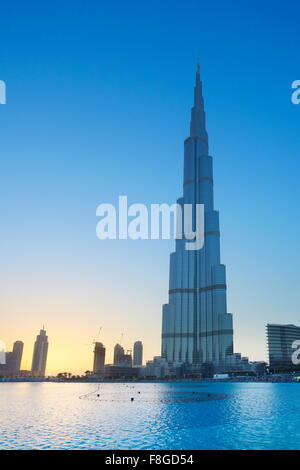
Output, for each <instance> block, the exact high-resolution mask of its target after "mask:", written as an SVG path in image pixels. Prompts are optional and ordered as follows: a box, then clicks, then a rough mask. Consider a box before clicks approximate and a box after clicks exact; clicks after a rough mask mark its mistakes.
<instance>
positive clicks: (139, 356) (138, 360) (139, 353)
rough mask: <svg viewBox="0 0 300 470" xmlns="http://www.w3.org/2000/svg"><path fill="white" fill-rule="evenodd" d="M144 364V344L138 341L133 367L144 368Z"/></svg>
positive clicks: (134, 350)
mask: <svg viewBox="0 0 300 470" xmlns="http://www.w3.org/2000/svg"><path fill="white" fill-rule="evenodd" d="M142 364H143V343H142V342H141V341H136V342H135V343H134V345H133V366H139V367H140V366H142Z"/></svg>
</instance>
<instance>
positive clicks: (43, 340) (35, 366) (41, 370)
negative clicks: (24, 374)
mask: <svg viewBox="0 0 300 470" xmlns="http://www.w3.org/2000/svg"><path fill="white" fill-rule="evenodd" d="M47 354H48V336H46V331H45V330H44V327H43V329H42V330H40V334H39V335H37V337H36V341H35V343H34V350H33V357H32V366H31V371H32V374H33V375H35V376H38V377H44V375H45V371H46V363H47Z"/></svg>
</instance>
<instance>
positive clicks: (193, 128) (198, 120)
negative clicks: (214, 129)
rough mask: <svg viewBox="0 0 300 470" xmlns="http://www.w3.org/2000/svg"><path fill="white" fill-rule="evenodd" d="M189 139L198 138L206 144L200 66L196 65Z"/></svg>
mask: <svg viewBox="0 0 300 470" xmlns="http://www.w3.org/2000/svg"><path fill="white" fill-rule="evenodd" d="M190 137H199V138H202V139H203V140H204V141H205V142H207V133H206V129H205V111H204V100H203V95H202V82H201V80H200V64H199V63H198V64H197V72H196V83H195V87H194V106H193V107H192V115H191V125H190Z"/></svg>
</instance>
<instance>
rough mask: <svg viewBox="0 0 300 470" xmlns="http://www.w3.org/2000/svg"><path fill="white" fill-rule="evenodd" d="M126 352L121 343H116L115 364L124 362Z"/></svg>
mask: <svg viewBox="0 0 300 470" xmlns="http://www.w3.org/2000/svg"><path fill="white" fill-rule="evenodd" d="M124 354H125V351H124V348H122V346H121V345H120V344H118V343H117V344H116V345H115V348H114V365H115V366H116V365H118V364H120V362H122V358H123V356H124Z"/></svg>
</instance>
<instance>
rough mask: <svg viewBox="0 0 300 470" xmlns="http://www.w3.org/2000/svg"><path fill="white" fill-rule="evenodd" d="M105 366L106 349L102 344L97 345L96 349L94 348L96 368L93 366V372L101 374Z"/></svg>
mask: <svg viewBox="0 0 300 470" xmlns="http://www.w3.org/2000/svg"><path fill="white" fill-rule="evenodd" d="M104 364H105V347H104V346H103V344H102V343H98V342H96V343H95V348H94V366H93V372H94V373H97V372H101V371H102V370H103V368H104Z"/></svg>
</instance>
